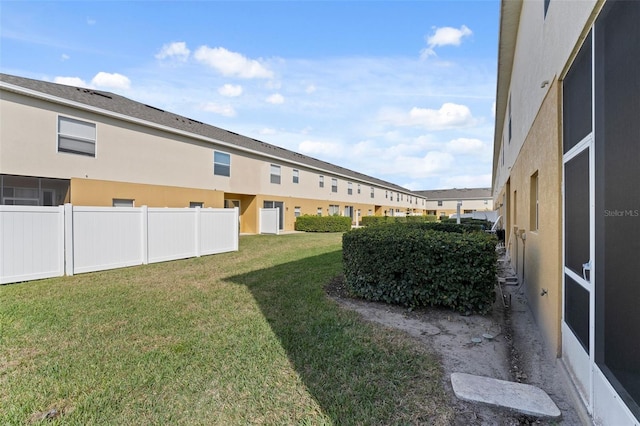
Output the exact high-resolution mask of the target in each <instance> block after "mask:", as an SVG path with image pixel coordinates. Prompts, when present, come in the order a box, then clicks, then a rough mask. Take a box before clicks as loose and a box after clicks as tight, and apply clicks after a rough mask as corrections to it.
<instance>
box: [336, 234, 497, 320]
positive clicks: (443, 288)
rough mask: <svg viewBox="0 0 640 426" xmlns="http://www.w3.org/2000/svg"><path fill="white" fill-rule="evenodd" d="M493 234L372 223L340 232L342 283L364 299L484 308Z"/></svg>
mask: <svg viewBox="0 0 640 426" xmlns="http://www.w3.org/2000/svg"><path fill="white" fill-rule="evenodd" d="M496 242H497V241H496V239H495V237H494V236H492V235H490V234H487V233H484V232H465V233H457V232H438V231H433V230H424V229H420V227H418V226H398V225H395V226H375V227H370V228H361V229H356V230H352V231H350V232H347V233H345V234H344V235H343V237H342V249H343V262H344V271H345V283H346V286H347V288H348V290H349V291H350V292H351V293H352V294H353V295H354V296H357V297H361V298H363V299H366V300H373V301H381V302H386V303H392V304H398V305H402V306H408V307H416V306H443V307H447V308H450V309H453V310H455V311H459V312H477V313H486V312H488V311H489V310H490V309H491V307H492V305H493V302H494V300H495V293H494V287H495V283H496V263H497V255H496V251H495V246H496Z"/></svg>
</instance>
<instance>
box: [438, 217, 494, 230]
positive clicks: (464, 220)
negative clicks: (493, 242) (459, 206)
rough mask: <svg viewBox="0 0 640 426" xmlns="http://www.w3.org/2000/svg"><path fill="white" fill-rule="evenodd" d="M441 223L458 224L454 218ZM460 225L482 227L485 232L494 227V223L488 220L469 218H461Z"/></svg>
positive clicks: (444, 219) (441, 220)
mask: <svg viewBox="0 0 640 426" xmlns="http://www.w3.org/2000/svg"><path fill="white" fill-rule="evenodd" d="M440 222H441V223H457V219H456V218H452V217H447V218H441V219H440ZM460 224H461V225H475V226H478V227H481V228H482V229H483V230H484V229H491V227H492V226H493V223H491V222H489V221H488V220H484V219H473V218H468V217H462V218H460Z"/></svg>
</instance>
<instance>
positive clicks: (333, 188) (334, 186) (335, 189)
mask: <svg viewBox="0 0 640 426" xmlns="http://www.w3.org/2000/svg"><path fill="white" fill-rule="evenodd" d="M331 192H338V179H334V178H332V179H331Z"/></svg>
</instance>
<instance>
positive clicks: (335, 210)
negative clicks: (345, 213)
mask: <svg viewBox="0 0 640 426" xmlns="http://www.w3.org/2000/svg"><path fill="white" fill-rule="evenodd" d="M339 214H340V206H338V205H335V204H330V205H329V216H337V215H339Z"/></svg>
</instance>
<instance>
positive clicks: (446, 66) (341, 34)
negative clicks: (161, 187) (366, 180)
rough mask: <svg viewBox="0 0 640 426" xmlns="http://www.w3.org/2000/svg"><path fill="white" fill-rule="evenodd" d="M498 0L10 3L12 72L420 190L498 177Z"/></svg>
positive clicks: (1, 61)
mask: <svg viewBox="0 0 640 426" xmlns="http://www.w3.org/2000/svg"><path fill="white" fill-rule="evenodd" d="M498 15H499V3H498V1H497V0H495V1H494V0H492V1H489V0H486V1H480V0H476V1H456V0H448V1H444V0H443V1H285V2H276V1H233V2H223V1H197V2H188V1H181V2H173V1H137V2H125V1H86V2H73V1H63V2H55V1H46V2H36V1H4V0H3V1H1V2H0V27H1V30H0V70H1V71H2V72H3V73H8V74H14V75H20V76H23V77H29V78H36V79H41V80H47V81H53V82H59V83H63V84H71V85H82V86H86V87H92V88H96V89H100V90H106V91H111V92H115V93H118V94H120V95H123V96H126V97H129V98H132V99H134V100H137V101H140V102H144V103H146V104H150V105H153V106H155V107H158V108H162V109H165V110H169V111H172V112H175V113H178V114H181V115H184V116H187V117H190V118H193V119H196V120H199V121H203V122H206V123H208V124H211V125H214V126H218V127H222V128H224V129H227V130H231V131H234V132H236V133H240V134H243V135H246V136H249V137H253V138H256V139H259V140H262V141H265V142H268V143H272V144H274V145H278V146H281V147H284V148H287V149H291V150H294V151H297V152H300V153H303V154H306V155H309V156H312V157H316V158H319V159H322V160H325V161H329V162H331V163H334V164H337V165H340V166H343V167H347V168H350V169H352V170H356V171H358V172H361V173H365V174H368V175H370V176H375V177H378V178H381V179H384V180H387V181H389V182H393V183H395V184H398V185H401V186H404V187H406V188H407V189H412V190H421V189H440V188H452V187H457V188H461V187H481V186H487V187H488V186H491V161H492V153H493V151H492V140H493V121H494V115H493V111H494V98H495V82H496V69H497V45H498V18H499V16H498Z"/></svg>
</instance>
